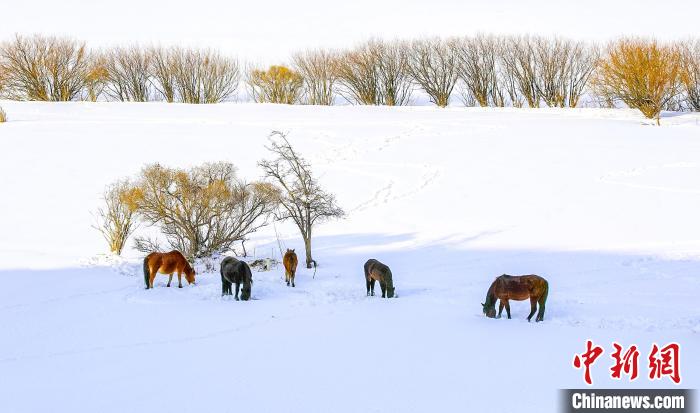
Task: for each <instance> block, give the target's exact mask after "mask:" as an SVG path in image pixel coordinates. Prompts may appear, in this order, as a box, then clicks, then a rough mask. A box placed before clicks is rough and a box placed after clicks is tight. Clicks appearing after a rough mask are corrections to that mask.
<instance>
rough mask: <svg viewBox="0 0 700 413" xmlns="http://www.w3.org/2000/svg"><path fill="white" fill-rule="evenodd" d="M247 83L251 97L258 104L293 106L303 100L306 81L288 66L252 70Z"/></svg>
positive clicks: (249, 72) (249, 71)
mask: <svg viewBox="0 0 700 413" xmlns="http://www.w3.org/2000/svg"><path fill="white" fill-rule="evenodd" d="M246 83H247V84H248V91H249V92H250V95H251V96H252V97H253V99H254V100H255V101H256V102H258V103H284V104H288V105H292V104H295V103H298V102H299V100H300V99H301V93H302V87H303V85H304V79H303V77H302V76H301V75H300V74H299V73H297V72H295V71H294V70H292V69H289V68H288V67H286V66H270V68H269V69H267V70H261V69H255V68H250V69H249V70H248V76H247V78H246Z"/></svg>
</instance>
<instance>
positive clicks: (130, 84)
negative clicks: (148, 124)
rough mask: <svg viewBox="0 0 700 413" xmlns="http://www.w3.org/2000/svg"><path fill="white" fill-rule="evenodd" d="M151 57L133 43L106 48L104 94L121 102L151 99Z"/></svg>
mask: <svg viewBox="0 0 700 413" xmlns="http://www.w3.org/2000/svg"><path fill="white" fill-rule="evenodd" d="M151 58H152V54H151V53H148V51H146V50H145V49H143V48H141V47H139V46H135V45H134V46H131V47H116V48H112V49H109V50H107V51H106V52H105V54H104V62H105V69H106V70H107V73H108V81H107V89H106V94H107V95H108V96H109V97H110V98H112V99H116V100H119V101H122V102H148V101H149V100H151V97H152V95H153V93H152V90H151V80H150V69H151Z"/></svg>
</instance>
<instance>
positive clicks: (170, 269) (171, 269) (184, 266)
mask: <svg viewBox="0 0 700 413" xmlns="http://www.w3.org/2000/svg"><path fill="white" fill-rule="evenodd" d="M176 272H177V283H178V287H179V288H182V273H183V272H184V273H185V279H186V280H187V282H188V283H189V284H194V269H192V267H191V266H190V263H189V262H187V260H186V259H185V257H184V256H183V255H182V254H181V253H180V251H170V252H152V253H150V254H148V255H147V256H146V258H144V259H143V279H144V281H145V282H146V289H149V288H153V280H155V278H156V274H158V273H161V274H169V275H170V278H169V279H168V285H167V286H168V287H170V282H171V281H172V280H173V274H174V273H176Z"/></svg>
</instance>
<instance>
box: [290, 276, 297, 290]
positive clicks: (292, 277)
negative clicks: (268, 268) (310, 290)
mask: <svg viewBox="0 0 700 413" xmlns="http://www.w3.org/2000/svg"><path fill="white" fill-rule="evenodd" d="M295 275H296V274H294V273H292V275H290V276H289V278H291V279H292V287H296V285H294V276H295Z"/></svg>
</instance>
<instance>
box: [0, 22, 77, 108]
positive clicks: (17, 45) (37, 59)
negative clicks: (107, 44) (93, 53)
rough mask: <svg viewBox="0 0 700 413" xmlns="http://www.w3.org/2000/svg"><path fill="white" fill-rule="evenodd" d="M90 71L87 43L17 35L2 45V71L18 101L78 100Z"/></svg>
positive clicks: (0, 52) (13, 96) (0, 51)
mask: <svg viewBox="0 0 700 413" xmlns="http://www.w3.org/2000/svg"><path fill="white" fill-rule="evenodd" d="M88 70H89V59H88V56H87V51H86V49H85V44H84V43H80V42H77V41H75V40H71V39H61V38H56V37H44V36H39V35H35V36H33V37H23V36H20V35H17V36H15V38H14V40H12V41H9V42H5V43H3V44H2V46H0V72H2V73H3V74H4V75H3V76H4V81H5V87H6V88H7V89H9V93H10V97H12V98H15V99H20V100H50V101H70V100H75V99H77V98H79V97H80V93H81V91H82V89H83V87H84V86H85V77H86V74H87V72H88Z"/></svg>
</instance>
